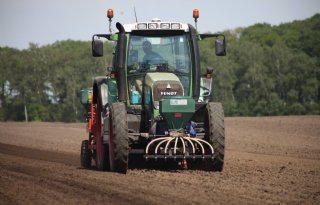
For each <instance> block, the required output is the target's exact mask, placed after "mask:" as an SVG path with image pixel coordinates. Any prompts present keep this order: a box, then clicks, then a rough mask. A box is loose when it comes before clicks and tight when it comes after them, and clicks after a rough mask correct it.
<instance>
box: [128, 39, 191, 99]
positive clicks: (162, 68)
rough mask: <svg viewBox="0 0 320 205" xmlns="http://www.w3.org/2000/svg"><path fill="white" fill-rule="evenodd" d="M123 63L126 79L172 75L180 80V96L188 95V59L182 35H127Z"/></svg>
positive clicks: (189, 62) (187, 42)
mask: <svg viewBox="0 0 320 205" xmlns="http://www.w3.org/2000/svg"><path fill="white" fill-rule="evenodd" d="M127 59H128V61H127V72H128V73H127V74H128V78H130V77H131V78H132V77H134V76H137V75H139V76H141V74H142V75H143V74H145V73H146V72H172V73H174V74H175V75H177V77H178V78H179V79H180V81H181V83H182V85H183V87H184V95H188V94H189V87H190V86H189V83H190V77H191V76H190V75H191V61H190V59H191V56H190V49H189V41H188V36H187V35H186V34H179V35H168V36H142V35H130V37H129V49H128V58H127ZM129 86H130V85H129ZM129 89H130V88H129Z"/></svg>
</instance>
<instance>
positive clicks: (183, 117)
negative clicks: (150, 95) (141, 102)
mask: <svg viewBox="0 0 320 205" xmlns="http://www.w3.org/2000/svg"><path fill="white" fill-rule="evenodd" d="M194 112H195V101H194V99H192V98H191V97H189V96H175V97H164V98H162V99H161V100H160V113H161V115H162V117H163V118H164V119H165V120H166V122H167V124H168V126H169V130H179V129H181V128H185V127H186V125H187V123H188V122H189V121H190V119H191V117H192V115H193V114H194Z"/></svg>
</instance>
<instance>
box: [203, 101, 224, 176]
mask: <svg viewBox="0 0 320 205" xmlns="http://www.w3.org/2000/svg"><path fill="white" fill-rule="evenodd" d="M206 110H207V123H206V124H207V129H208V138H209V143H210V144H211V145H212V147H213V149H214V160H213V161H211V160H210V161H207V168H208V169H209V170H212V171H220V172H221V171H222V170H223V165H224V142H225V134H224V112H223V107H222V105H221V103H214V102H209V103H208V104H207V109H206Z"/></svg>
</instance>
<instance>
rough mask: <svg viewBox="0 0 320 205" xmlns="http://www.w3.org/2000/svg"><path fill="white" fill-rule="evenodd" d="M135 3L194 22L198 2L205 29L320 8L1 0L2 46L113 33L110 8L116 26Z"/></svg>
mask: <svg viewBox="0 0 320 205" xmlns="http://www.w3.org/2000/svg"><path fill="white" fill-rule="evenodd" d="M134 6H135V8H136V11H137V16H138V20H139V21H149V20H151V19H152V18H154V17H157V18H160V19H161V20H163V21H180V22H183V23H191V24H194V23H193V18H192V10H193V9H194V8H197V9H199V11H200V18H199V19H198V30H199V31H200V32H207V31H210V32H218V31H223V30H225V29H234V28H237V27H246V26H250V25H253V24H255V23H263V22H266V23H270V24H272V25H278V24H280V23H286V22H291V21H293V20H302V19H305V18H309V17H311V16H313V15H314V14H316V13H320V0H219V1H218V0H0V46H9V47H15V48H19V49H25V48H28V47H29V43H30V42H33V43H37V44H39V45H45V44H51V43H54V42H55V41H57V40H66V39H73V40H91V36H92V34H94V33H108V21H107V17H106V10H107V9H108V8H113V10H114V14H115V17H114V18H113V27H115V22H117V21H119V22H121V23H123V24H125V23H132V22H134V21H135V17H134V10H133V8H134Z"/></svg>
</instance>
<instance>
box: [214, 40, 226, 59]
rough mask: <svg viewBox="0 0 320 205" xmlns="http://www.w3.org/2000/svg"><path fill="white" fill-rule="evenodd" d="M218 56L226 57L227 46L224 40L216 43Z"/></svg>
mask: <svg viewBox="0 0 320 205" xmlns="http://www.w3.org/2000/svg"><path fill="white" fill-rule="evenodd" d="M215 48H216V55H217V56H225V55H226V54H227V52H226V44H225V41H224V40H216V42H215Z"/></svg>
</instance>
